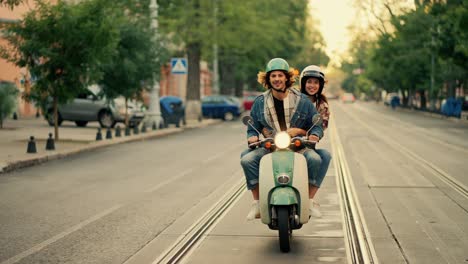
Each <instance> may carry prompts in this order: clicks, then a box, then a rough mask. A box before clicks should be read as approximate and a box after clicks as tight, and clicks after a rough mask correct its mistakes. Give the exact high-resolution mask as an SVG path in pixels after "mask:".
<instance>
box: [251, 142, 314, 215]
mask: <svg viewBox="0 0 468 264" xmlns="http://www.w3.org/2000/svg"><path fill="white" fill-rule="evenodd" d="M281 174H287V175H288V176H289V177H290V178H291V180H290V183H289V184H287V185H281V184H279V183H278V182H277V177H278V176H279V175H281ZM286 186H289V187H286ZM279 189H289V191H278V193H276V192H277V191H276V190H279ZM273 193H275V197H272V194H273ZM292 193H294V195H295V196H296V198H295V200H294V199H292V198H291V197H290V196H291V195H292ZM259 194H260V197H259V198H260V201H259V202H260V216H261V220H262V223H264V224H271V206H272V204H271V201H277V202H278V203H280V201H281V203H282V204H283V205H287V204H286V203H287V202H286V201H289V202H292V201H295V202H294V203H293V204H297V206H298V210H299V222H300V223H301V224H305V223H307V222H308V221H309V180H308V174H307V162H306V160H305V157H304V155H302V154H300V153H295V152H292V151H287V150H286V151H276V152H273V153H270V154H267V155H265V156H263V158H262V159H261V161H260V175H259ZM282 195H285V196H286V197H285V198H283V197H280V196H282ZM275 203H276V202H275Z"/></svg>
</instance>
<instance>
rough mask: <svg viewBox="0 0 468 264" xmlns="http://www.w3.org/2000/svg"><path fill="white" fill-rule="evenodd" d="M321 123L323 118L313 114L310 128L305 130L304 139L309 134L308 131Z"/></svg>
mask: <svg viewBox="0 0 468 264" xmlns="http://www.w3.org/2000/svg"><path fill="white" fill-rule="evenodd" d="M322 121H323V118H322V116H321V115H320V114H315V115H314V116H313V117H312V126H311V127H310V128H309V130H307V133H306V137H308V136H309V132H310V130H312V128H313V127H314V126H316V125H321V124H322Z"/></svg>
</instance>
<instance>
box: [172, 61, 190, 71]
mask: <svg viewBox="0 0 468 264" xmlns="http://www.w3.org/2000/svg"><path fill="white" fill-rule="evenodd" d="M171 73H174V74H187V59H186V58H172V59H171Z"/></svg>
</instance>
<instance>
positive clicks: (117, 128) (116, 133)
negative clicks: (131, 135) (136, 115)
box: [115, 126, 122, 137]
mask: <svg viewBox="0 0 468 264" xmlns="http://www.w3.org/2000/svg"><path fill="white" fill-rule="evenodd" d="M121 136H122V132H121V131H120V126H117V127H116V128H115V137H121Z"/></svg>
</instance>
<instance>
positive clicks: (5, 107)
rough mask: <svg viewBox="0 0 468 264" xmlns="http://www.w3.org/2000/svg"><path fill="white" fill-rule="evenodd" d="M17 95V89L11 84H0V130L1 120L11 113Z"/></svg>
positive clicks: (0, 126)
mask: <svg viewBox="0 0 468 264" xmlns="http://www.w3.org/2000/svg"><path fill="white" fill-rule="evenodd" d="M17 94H18V89H16V87H15V85H14V84H13V83H8V82H0V128H3V120H4V119H5V118H6V117H7V116H8V115H10V114H11V113H12V112H13V110H14V108H15V106H16V98H17V97H16V96H17Z"/></svg>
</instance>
